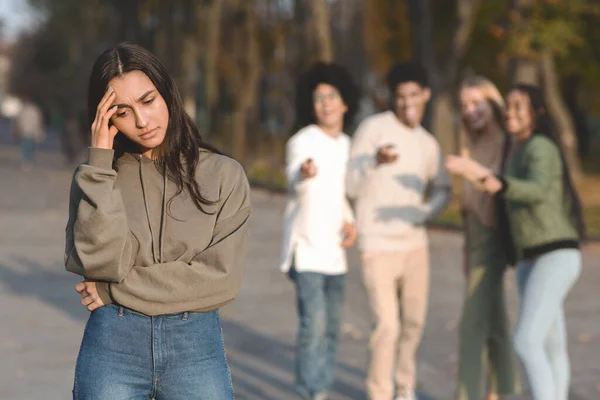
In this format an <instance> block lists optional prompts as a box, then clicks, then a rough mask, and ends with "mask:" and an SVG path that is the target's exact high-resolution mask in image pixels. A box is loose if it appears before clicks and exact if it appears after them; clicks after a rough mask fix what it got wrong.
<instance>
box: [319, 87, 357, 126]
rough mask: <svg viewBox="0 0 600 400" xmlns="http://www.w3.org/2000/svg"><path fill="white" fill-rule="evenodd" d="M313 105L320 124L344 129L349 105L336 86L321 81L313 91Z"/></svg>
mask: <svg viewBox="0 0 600 400" xmlns="http://www.w3.org/2000/svg"><path fill="white" fill-rule="evenodd" d="M313 106H314V108H315V117H316V118H317V124H318V125H320V126H322V127H324V128H326V129H331V130H338V131H341V130H342V128H343V125H344V114H345V113H346V111H348V107H347V106H346V104H344V101H343V100H342V96H341V95H340V92H339V91H338V90H337V89H336V88H335V87H333V86H331V85H328V84H326V83H320V84H319V85H318V86H317V87H316V89H315V91H314V92H313Z"/></svg>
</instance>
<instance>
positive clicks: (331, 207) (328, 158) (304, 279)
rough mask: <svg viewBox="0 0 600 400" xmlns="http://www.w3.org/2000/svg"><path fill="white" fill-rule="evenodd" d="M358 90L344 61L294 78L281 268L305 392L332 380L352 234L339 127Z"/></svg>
mask: <svg viewBox="0 0 600 400" xmlns="http://www.w3.org/2000/svg"><path fill="white" fill-rule="evenodd" d="M356 92H357V91H356V88H355V86H354V84H353V82H352V80H351V78H350V76H349V74H348V73H347V72H346V70H345V69H343V68H342V67H340V66H338V65H335V64H325V63H318V64H316V65H315V66H313V68H311V69H310V70H309V71H308V72H307V73H306V74H305V76H303V78H302V79H301V80H300V83H299V85H298V96H297V104H296V109H297V119H298V121H299V123H298V124H297V125H299V126H300V127H302V129H300V130H299V131H298V132H297V133H296V134H295V135H294V136H292V137H291V138H290V139H289V141H288V143H287V150H286V172H287V181H288V201H287V206H286V210H285V216H284V238H283V246H282V261H281V265H280V269H281V271H282V272H285V273H287V274H288V275H289V277H290V278H291V279H292V281H293V282H294V284H295V286H296V293H297V304H298V315H299V319H300V324H299V325H300V326H299V329H298V337H297V344H296V386H297V389H298V392H299V393H300V395H301V396H302V397H303V398H305V399H310V400H322V399H326V398H327V391H328V390H329V388H330V387H331V386H332V385H333V382H334V367H335V357H336V349H337V342H338V331H339V325H340V317H341V310H342V308H343V303H344V288H345V276H346V270H347V266H346V250H345V249H346V248H348V247H350V246H352V245H353V244H354V241H355V238H356V229H355V228H354V217H353V215H352V210H351V208H350V206H349V204H348V201H347V199H346V184H345V177H346V166H347V162H348V155H349V152H350V139H349V137H348V136H347V135H346V134H345V133H344V132H343V129H344V127H345V126H347V123H348V122H349V121H350V120H351V118H352V116H353V115H354V113H355V112H356V109H357V93H356Z"/></svg>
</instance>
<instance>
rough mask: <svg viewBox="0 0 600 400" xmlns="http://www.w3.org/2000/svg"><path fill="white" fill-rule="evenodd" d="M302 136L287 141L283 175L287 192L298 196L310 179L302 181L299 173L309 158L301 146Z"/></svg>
mask: <svg viewBox="0 0 600 400" xmlns="http://www.w3.org/2000/svg"><path fill="white" fill-rule="evenodd" d="M301 139H302V136H294V137H292V138H291V139H290V140H288V142H287V145H286V150H285V175H286V181H287V188H288V192H289V193H290V194H292V195H299V194H301V193H302V192H304V191H305V189H306V187H307V186H308V185H309V184H310V179H303V178H302V176H301V173H300V167H302V164H303V163H304V162H305V161H306V160H308V159H309V158H310V155H308V154H307V152H306V151H305V149H304V147H303V146H302V144H303V143H302V140H301Z"/></svg>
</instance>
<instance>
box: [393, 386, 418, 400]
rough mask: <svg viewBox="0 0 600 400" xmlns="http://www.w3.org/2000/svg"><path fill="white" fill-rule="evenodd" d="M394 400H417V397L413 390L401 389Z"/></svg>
mask: <svg viewBox="0 0 600 400" xmlns="http://www.w3.org/2000/svg"><path fill="white" fill-rule="evenodd" d="M394 400H417V396H416V395H415V392H414V391H413V390H410V389H406V388H400V389H398V393H397V394H396V397H395V398H394Z"/></svg>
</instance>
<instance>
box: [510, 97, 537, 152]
mask: <svg viewBox="0 0 600 400" xmlns="http://www.w3.org/2000/svg"><path fill="white" fill-rule="evenodd" d="M506 129H507V130H508V132H510V134H512V135H514V136H515V138H516V139H517V140H519V141H523V140H527V139H528V138H529V137H530V136H531V134H532V133H533V129H534V118H533V112H532V108H531V102H530V100H529V96H528V95H527V94H526V93H525V92H522V91H520V90H517V89H515V90H511V91H510V92H509V93H508V95H507V96H506Z"/></svg>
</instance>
